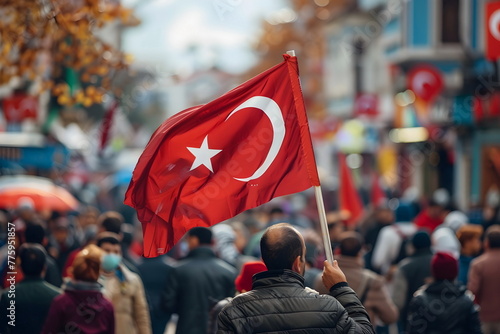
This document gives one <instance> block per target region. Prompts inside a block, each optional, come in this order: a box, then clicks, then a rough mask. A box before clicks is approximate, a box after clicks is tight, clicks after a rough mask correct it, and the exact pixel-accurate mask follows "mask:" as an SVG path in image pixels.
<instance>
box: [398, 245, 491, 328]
mask: <svg viewBox="0 0 500 334" xmlns="http://www.w3.org/2000/svg"><path fill="white" fill-rule="evenodd" d="M431 272H432V276H433V278H434V280H435V281H434V282H433V283H431V284H429V285H427V286H424V287H422V288H421V289H420V290H418V291H417V292H416V293H415V297H414V298H413V300H412V301H411V302H410V307H409V310H408V333H409V334H424V333H436V334H437V333H442V334H448V333H456V334H481V333H482V332H481V325H480V323H479V317H478V312H477V307H476V306H475V305H474V302H473V300H472V297H471V296H470V295H469V294H467V293H466V291H467V289H466V288H465V286H463V285H458V284H455V283H454V280H455V279H456V278H457V275H458V261H457V259H456V258H454V257H453V256H452V255H450V254H448V253H443V252H439V253H436V254H435V255H434V256H433V257H432V262H431Z"/></svg>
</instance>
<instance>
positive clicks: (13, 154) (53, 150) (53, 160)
mask: <svg viewBox="0 0 500 334" xmlns="http://www.w3.org/2000/svg"><path fill="white" fill-rule="evenodd" d="M69 155H70V152H69V150H68V149H67V148H65V147H64V146H61V145H55V146H46V147H0V166H3V165H5V164H7V163H11V162H14V163H16V164H18V165H19V166H22V167H25V168H40V169H51V168H66V167H67V166H68V163H69Z"/></svg>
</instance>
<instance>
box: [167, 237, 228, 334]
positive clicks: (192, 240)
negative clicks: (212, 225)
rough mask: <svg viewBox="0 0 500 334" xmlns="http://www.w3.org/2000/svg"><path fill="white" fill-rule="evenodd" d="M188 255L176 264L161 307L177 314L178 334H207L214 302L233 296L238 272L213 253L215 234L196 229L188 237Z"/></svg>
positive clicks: (168, 280)
mask: <svg viewBox="0 0 500 334" xmlns="http://www.w3.org/2000/svg"><path fill="white" fill-rule="evenodd" d="M187 244H188V247H189V253H188V255H187V256H186V257H185V258H184V259H182V260H181V261H179V262H177V264H176V265H175V266H174V267H173V268H172V273H171V275H169V277H168V279H167V281H166V282H165V289H164V291H163V296H162V306H163V308H164V310H165V312H167V313H177V314H178V316H179V319H178V322H177V330H176V333H177V334H200V333H206V331H207V326H208V313H209V310H210V308H211V307H212V306H213V303H214V302H217V301H219V300H222V299H224V298H226V297H230V296H234V291H235V290H234V279H235V277H236V269H234V268H233V267H232V266H230V265H229V264H227V263H226V262H224V261H222V260H220V259H218V258H217V257H216V256H215V253H214V251H213V250H212V248H211V247H212V245H213V240H212V231H211V230H210V229H208V228H205V227H195V228H192V229H191V230H189V231H188V233H187Z"/></svg>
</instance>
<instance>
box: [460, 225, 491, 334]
mask: <svg viewBox="0 0 500 334" xmlns="http://www.w3.org/2000/svg"><path fill="white" fill-rule="evenodd" d="M482 235H483V227H482V226H481V225H472V224H467V225H464V226H462V227H461V228H460V229H459V230H458V231H457V238H458V241H459V242H460V246H461V248H460V257H459V259H458V281H459V282H460V283H461V284H464V285H467V283H468V276H469V268H470V264H471V263H472V260H474V259H475V258H476V256H477V255H478V254H479V252H481V248H482V245H481V237H482ZM499 334H500V333H499Z"/></svg>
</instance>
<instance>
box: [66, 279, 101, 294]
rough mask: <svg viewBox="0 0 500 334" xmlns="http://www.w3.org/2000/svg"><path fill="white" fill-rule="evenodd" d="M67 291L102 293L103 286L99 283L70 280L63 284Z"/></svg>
mask: <svg viewBox="0 0 500 334" xmlns="http://www.w3.org/2000/svg"><path fill="white" fill-rule="evenodd" d="M62 288H63V290H65V291H82V290H83V291H101V289H102V285H101V284H100V283H98V282H84V281H76V280H72V279H68V280H66V281H65V282H64V284H63V287H62Z"/></svg>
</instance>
